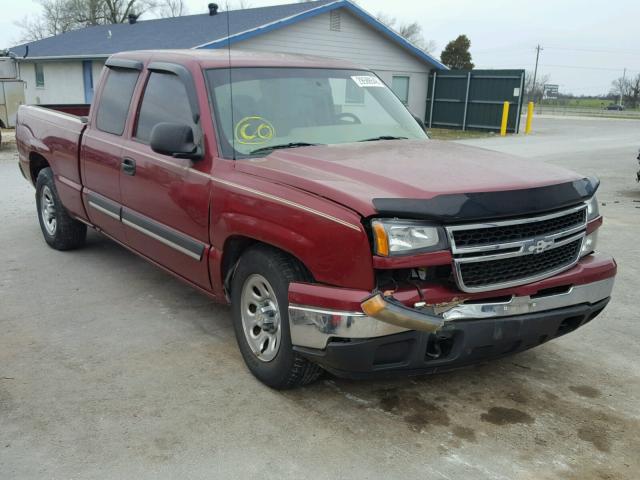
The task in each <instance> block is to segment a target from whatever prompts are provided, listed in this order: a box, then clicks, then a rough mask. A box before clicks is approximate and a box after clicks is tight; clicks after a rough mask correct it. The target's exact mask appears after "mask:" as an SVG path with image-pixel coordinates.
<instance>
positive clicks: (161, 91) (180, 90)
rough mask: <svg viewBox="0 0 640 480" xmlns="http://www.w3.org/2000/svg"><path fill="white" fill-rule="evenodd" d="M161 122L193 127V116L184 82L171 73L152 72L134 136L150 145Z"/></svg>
mask: <svg viewBox="0 0 640 480" xmlns="http://www.w3.org/2000/svg"><path fill="white" fill-rule="evenodd" d="M161 122H171V123H184V124H187V125H191V126H193V114H192V113H191V107H190V106H189V97H188V96H187V90H186V88H185V86H184V84H183V83H182V81H180V79H179V78H178V77H177V76H175V75H173V74H170V73H157V72H152V73H151V75H150V76H149V81H148V82H147V87H146V88H145V90H144V97H143V98H142V105H141V106H140V113H139V114H138V125H137V126H136V132H135V134H134V136H135V137H136V138H137V139H138V140H140V141H142V142H145V143H149V138H150V137H151V130H152V129H153V127H155V126H156V125H157V124H158V123H161Z"/></svg>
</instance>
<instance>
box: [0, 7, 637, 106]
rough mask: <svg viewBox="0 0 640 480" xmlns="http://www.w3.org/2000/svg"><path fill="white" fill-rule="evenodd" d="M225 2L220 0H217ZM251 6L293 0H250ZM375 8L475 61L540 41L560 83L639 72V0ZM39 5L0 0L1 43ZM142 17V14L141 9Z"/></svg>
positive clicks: (546, 70) (531, 56)
mask: <svg viewBox="0 0 640 480" xmlns="http://www.w3.org/2000/svg"><path fill="white" fill-rule="evenodd" d="M207 3H208V1H207V0H186V4H187V6H188V9H189V13H191V14H195V13H205V12H206V11H207ZM218 3H222V2H218ZM248 3H249V4H250V5H251V6H253V7H261V6H266V5H274V4H277V3H289V2H287V1H283V0H249V1H248ZM358 3H359V4H360V6H361V7H363V8H364V9H366V10H368V11H369V12H370V13H372V14H377V13H379V12H384V13H386V14H388V15H391V16H394V17H397V19H398V20H399V21H413V20H417V21H418V22H420V24H421V25H422V28H423V30H424V36H425V38H426V39H427V40H434V41H435V42H436V44H437V50H436V56H438V57H439V55H440V51H441V50H442V48H444V46H445V45H446V44H447V42H448V41H449V40H452V39H453V38H455V37H456V36H457V35H459V34H461V33H464V34H466V35H467V36H468V37H469V38H470V39H471V53H472V55H473V61H474V62H475V64H476V68H526V69H533V66H534V63H535V46H536V45H537V44H541V45H542V46H543V48H544V50H543V51H542V52H541V55H540V66H539V71H540V72H541V73H542V74H549V75H550V76H551V82H550V83H557V84H559V85H560V90H561V91H564V92H573V93H575V94H577V95H580V94H598V93H603V92H607V91H608V90H609V88H610V85H611V81H612V80H613V79H614V78H616V77H619V76H622V72H623V69H624V68H625V67H626V68H627V75H638V74H639V73H640V36H639V34H638V27H637V22H638V19H639V18H640V0H610V1H608V2H588V1H585V0H553V1H552V0H538V1H537V2H523V1H520V0H484V1H479V0H422V1H417V0H395V1H391V0H359V2H358ZM39 11H40V7H39V4H38V3H37V2H36V1H35V0H0V47H3V46H4V47H8V46H11V45H14V44H15V43H17V40H19V39H20V29H19V28H18V27H17V26H16V25H15V22H16V21H19V20H21V19H23V18H24V17H25V16H27V15H36V14H38V12H39ZM143 18H144V17H143Z"/></svg>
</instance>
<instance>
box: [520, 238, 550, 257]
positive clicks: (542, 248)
mask: <svg viewBox="0 0 640 480" xmlns="http://www.w3.org/2000/svg"><path fill="white" fill-rule="evenodd" d="M552 246H553V240H551V241H547V240H545V239H544V238H540V239H538V240H536V239H533V240H530V241H529V243H527V245H526V246H525V250H526V251H527V252H529V253H536V254H537V253H542V252H546V251H547V250H549V249H550V248H551V247H552Z"/></svg>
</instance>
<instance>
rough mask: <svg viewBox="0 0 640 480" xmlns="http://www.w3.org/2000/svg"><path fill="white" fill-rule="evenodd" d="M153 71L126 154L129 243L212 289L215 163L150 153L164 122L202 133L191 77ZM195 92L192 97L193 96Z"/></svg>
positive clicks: (123, 178)
mask: <svg viewBox="0 0 640 480" xmlns="http://www.w3.org/2000/svg"><path fill="white" fill-rule="evenodd" d="M154 65H155V64H154V63H151V64H150V65H149V71H148V72H147V77H146V79H145V87H144V91H143V93H142V95H141V96H140V101H139V105H138V106H137V109H136V112H137V113H136V114H135V118H134V121H133V122H132V127H131V130H130V132H129V135H128V138H127V139H126V140H125V142H124V146H123V152H122V155H123V156H122V167H123V168H122V169H121V172H120V189H121V192H122V199H123V209H122V221H123V223H124V225H125V233H126V236H127V243H128V244H129V245H130V246H131V247H132V248H134V249H135V250H137V251H139V252H141V253H142V254H144V255H145V256H147V257H148V258H150V259H152V260H154V261H155V262H157V263H158V264H160V265H162V266H164V267H166V268H167V269H169V270H171V271H172V272H174V273H177V274H178V275H180V276H182V277H184V278H186V279H188V280H190V281H192V282H194V283H196V284H197V285H199V286H201V287H203V288H206V289H210V288H211V283H210V280H209V273H208V253H209V246H210V242H209V200H210V190H211V184H210V179H209V176H208V174H206V173H204V172H208V171H210V168H211V160H210V158H209V159H208V158H205V159H203V160H200V161H198V162H197V163H196V164H194V163H193V162H192V161H191V160H188V159H181V158H174V157H172V156H169V155H161V154H159V153H156V152H154V151H152V150H151V147H150V146H149V140H150V137H151V132H152V130H153V127H154V126H155V125H156V124H158V123H161V122H170V123H182V124H188V125H190V126H192V127H194V128H199V127H198V125H197V124H196V122H194V118H196V115H197V114H198V112H194V111H193V108H194V105H195V106H196V107H195V108H197V102H193V98H189V97H190V95H195V86H194V85H193V82H192V77H191V74H190V73H189V72H188V70H187V69H186V68H184V67H182V66H180V65H173V66H172V65H171V64H164V63H163V64H160V65H158V66H154ZM190 90H191V91H190Z"/></svg>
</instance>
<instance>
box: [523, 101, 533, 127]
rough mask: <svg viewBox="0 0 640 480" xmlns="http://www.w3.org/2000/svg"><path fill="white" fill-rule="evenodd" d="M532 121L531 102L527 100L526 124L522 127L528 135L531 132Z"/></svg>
mask: <svg viewBox="0 0 640 480" xmlns="http://www.w3.org/2000/svg"><path fill="white" fill-rule="evenodd" d="M532 121H533V102H529V105H528V106H527V125H526V126H525V127H524V133H525V134H527V135H529V134H530V133H531V122H532Z"/></svg>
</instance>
